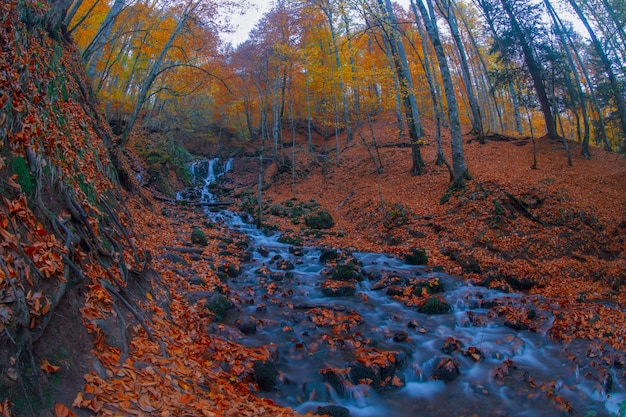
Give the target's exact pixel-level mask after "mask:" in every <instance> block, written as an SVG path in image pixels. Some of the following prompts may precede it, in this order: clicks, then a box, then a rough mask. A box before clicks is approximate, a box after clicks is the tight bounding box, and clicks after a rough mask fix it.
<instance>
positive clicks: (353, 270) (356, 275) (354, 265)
mask: <svg viewBox="0 0 626 417" xmlns="http://www.w3.org/2000/svg"><path fill="white" fill-rule="evenodd" d="M331 278H332V279H335V280H342V281H363V279H365V276H364V275H363V271H362V270H361V266H360V263H359V261H358V260H357V259H346V260H342V261H341V262H338V263H337V265H335V267H334V268H333V270H332V273H331Z"/></svg>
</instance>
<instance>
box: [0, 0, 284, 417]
mask: <svg viewBox="0 0 626 417" xmlns="http://www.w3.org/2000/svg"><path fill="white" fill-rule="evenodd" d="M0 9H1V13H0V46H1V51H2V52H1V53H0V137H2V144H1V145H0V146H1V148H0V194H1V199H0V415H2V417H6V416H51V415H55V416H73V415H81V416H83V415H84V416H88V415H94V414H95V415H155V414H159V415H187V416H214V415H236V416H241V415H259V414H267V415H272V416H277V415H293V412H292V411H290V410H282V409H280V408H279V407H276V406H275V405H274V404H273V403H271V402H270V401H268V400H262V399H258V398H257V397H255V396H253V395H252V394H250V390H249V388H248V384H249V383H252V384H253V386H254V380H253V377H252V368H253V364H254V362H255V361H264V360H267V358H268V357H269V356H270V352H269V351H268V349H267V348H265V347H262V348H257V349H245V348H243V347H240V346H238V345H236V344H234V343H231V342H226V341H224V340H222V339H219V338H216V337H214V336H211V335H209V334H208V333H207V331H206V327H207V325H209V324H210V323H211V322H212V321H213V320H214V317H215V316H216V315H218V313H219V312H220V311H221V310H223V309H224V308H225V307H226V305H227V301H226V297H225V296H224V295H223V294H222V292H226V291H227V289H225V288H224V286H223V283H222V282H221V281H220V278H219V275H218V272H217V269H218V268H219V267H222V268H224V267H225V266H224V265H235V264H237V263H238V262H239V258H238V256H237V254H238V252H241V250H240V249H239V248H238V247H236V246H235V245H225V244H224V243H222V241H230V242H232V241H233V239H232V238H231V237H230V236H229V234H230V232H229V231H227V230H223V229H221V228H216V227H212V228H211V229H210V230H209V226H208V225H205V224H203V223H205V221H204V216H203V213H202V212H201V211H197V210H193V209H186V210H185V209H183V208H178V207H174V206H173V205H171V204H168V203H163V204H159V203H158V202H155V201H153V195H152V194H151V193H150V192H149V191H146V190H142V189H141V187H139V184H137V183H136V182H135V180H134V179H133V178H131V177H132V175H129V174H128V173H131V172H132V169H131V168H130V164H129V163H128V162H127V161H126V156H125V155H126V154H125V153H122V152H121V151H120V149H118V148H117V147H116V146H115V144H114V143H113V138H112V135H111V132H110V130H109V127H108V125H107V124H106V123H105V122H104V121H103V119H102V117H101V116H100V114H99V112H98V107H97V103H96V101H95V99H94V98H93V96H92V93H91V87H90V83H89V81H88V80H87V78H86V76H85V73H84V69H83V66H82V63H81V62H80V58H79V54H78V52H77V51H76V49H75V48H74V46H73V43H72V42H71V40H70V39H68V38H67V37H66V35H65V34H64V33H63V32H62V29H58V30H57V29H56V28H55V26H56V25H51V24H50V22H51V20H50V19H51V18H50V16H51V14H53V13H52V11H53V9H49V8H48V4H47V3H45V2H44V3H42V2H38V1H29V0H26V1H22V0H20V1H17V0H9V1H5V2H3V3H2V5H0ZM133 161H134V164H135V159H134V158H133ZM120 183H122V184H124V187H125V188H122V187H121V186H120ZM193 226H196V227H198V228H200V230H203V231H204V233H205V234H203V235H202V236H204V240H203V241H201V242H200V243H201V244H200V245H196V246H193V245H192V239H191V231H192V227H193ZM196 233H197V232H196ZM168 245H170V246H168ZM218 246H219V247H218ZM225 246H226V248H227V249H229V251H230V252H228V253H230V254H231V255H221V256H220V255H218V251H221V250H223V249H224V247H225ZM207 299H209V300H207ZM211 300H213V304H211V303H210V302H209V301H211ZM221 313H222V314H223V311H221Z"/></svg>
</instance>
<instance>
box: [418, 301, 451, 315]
mask: <svg viewBox="0 0 626 417" xmlns="http://www.w3.org/2000/svg"><path fill="white" fill-rule="evenodd" d="M417 311H419V312H420V313H423V314H445V313H449V312H450V311H452V307H450V304H448V303H446V302H445V301H442V300H440V299H439V298H437V297H429V298H428V299H427V300H426V302H425V303H424V304H422V305H421V306H420V307H419V308H418V309H417Z"/></svg>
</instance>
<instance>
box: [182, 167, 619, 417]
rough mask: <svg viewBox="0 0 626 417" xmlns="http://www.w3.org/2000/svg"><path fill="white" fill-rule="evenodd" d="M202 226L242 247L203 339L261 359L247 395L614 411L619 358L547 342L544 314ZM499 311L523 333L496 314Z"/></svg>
mask: <svg viewBox="0 0 626 417" xmlns="http://www.w3.org/2000/svg"><path fill="white" fill-rule="evenodd" d="M215 163H216V162H213V164H215ZM223 171H224V170H223V169H222V170H218V171H217V172H218V173H220V172H223ZM194 172H196V173H197V172H199V170H197V169H196V170H194ZM204 172H206V171H204ZM210 174H211V172H209V173H208V174H205V175H206V177H205V178H204V179H203V180H202V181H201V183H203V184H204V186H205V187H206V186H208V184H209V183H210V182H211V181H213V180H214V179H215V176H216V175H214V174H213V178H208V177H209V176H210ZM206 193H208V191H206V190H204V191H201V195H203V196H207V194H206ZM208 195H209V196H210V193H209V194H208ZM209 198H210V197H209ZM207 215H210V216H211V217H212V218H213V220H214V221H222V222H224V223H225V224H227V225H228V226H229V227H231V228H233V229H235V230H239V231H240V233H242V234H243V235H245V237H246V239H248V241H249V243H250V258H251V259H250V261H248V262H246V263H244V264H243V265H242V268H241V273H240V274H239V275H238V276H237V277H235V278H231V279H229V281H228V285H229V291H230V295H229V301H230V302H231V304H232V308H230V309H229V310H228V312H227V315H226V317H225V318H224V320H223V322H222V323H220V325H219V326H218V325H215V326H213V327H212V328H211V329H210V330H209V331H213V332H216V333H218V334H219V335H221V337H224V338H229V339H231V340H234V341H236V342H238V343H242V344H245V345H248V346H259V345H269V344H271V345H272V350H273V351H274V352H275V357H274V359H273V365H272V368H274V367H275V369H276V370H277V371H278V373H277V375H278V376H277V378H276V381H270V383H268V384H263V385H264V386H262V388H264V389H265V390H266V391H262V392H259V395H262V396H266V397H270V398H272V399H274V400H275V401H276V402H278V403H280V404H282V405H285V406H288V407H293V408H294V409H296V410H298V411H299V412H302V413H306V412H308V411H313V412H314V413H315V412H316V411H318V410H320V407H326V406H328V405H333V406H339V407H335V408H334V409H328V408H322V409H321V410H322V411H323V410H331V411H332V412H333V413H336V414H335V415H348V414H345V413H348V412H349V415H350V416H359V417H360V416H395V417H404V416H406V417H408V416H461V415H465V416H470V415H477V416H556V415H577V416H592V415H596V416H610V415H611V414H612V413H617V412H618V411H619V406H620V404H623V402H624V401H626V387H625V386H624V369H621V367H620V365H621V366H623V357H622V358H621V359H618V356H610V355H608V354H606V351H602V350H600V351H599V350H598V347H597V345H595V344H593V343H592V342H589V341H575V342H572V343H570V344H568V345H563V344H561V343H557V342H554V341H552V340H551V339H550V337H549V331H550V328H551V323H552V316H551V314H549V313H548V312H546V311H543V310H541V308H540V307H539V306H541V305H542V304H545V301H546V300H538V299H537V298H536V297H531V296H527V295H524V294H520V293H515V294H508V293H503V292H500V291H495V290H491V289H488V288H483V287H474V286H471V285H468V284H467V283H465V282H463V281H462V280H460V279H459V278H457V277H454V276H450V275H447V274H445V273H443V272H435V271H433V270H431V269H430V268H429V267H424V266H412V265H407V264H405V263H403V261H401V260H399V259H397V258H394V257H390V256H387V255H385V254H378V253H359V252H353V253H351V252H349V251H347V250H341V249H340V250H335V249H329V248H316V247H295V246H291V245H288V244H284V243H280V242H279V241H278V238H279V235H278V234H271V235H266V234H265V233H263V232H262V231H260V230H258V229H257V228H256V227H254V226H253V225H252V224H250V223H248V222H246V221H244V220H242V218H241V216H239V215H238V214H236V213H232V212H228V211H222V212H219V213H214V212H213V213H208V214H207ZM345 274H348V275H349V276H346V275H345ZM407 291H409V292H411V291H412V292H416V291H417V292H419V293H421V295H424V294H427V295H428V296H429V297H430V295H431V294H432V298H433V299H434V298H436V299H437V301H436V302H433V305H432V306H431V307H433V308H432V309H431V310H428V309H425V308H423V307H421V306H416V305H410V303H409V305H407V303H404V302H400V301H397V300H396V299H394V298H393V296H394V295H396V294H398V292H404V293H406V292H407ZM539 301H541V302H539ZM507 308H512V309H514V310H515V311H522V312H525V317H524V320H520V321H514V320H513V321H511V320H510V319H504V318H502V317H500V315H499V314H497V312H498V311H500V310H502V309H507ZM499 309H500V310H499ZM435 313H436V314H435ZM527 322H531V323H532V325H530V326H528V325H526V324H523V323H527ZM270 373H271V372H270ZM342 413H343V414H342Z"/></svg>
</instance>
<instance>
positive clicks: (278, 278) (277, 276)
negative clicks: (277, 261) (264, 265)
mask: <svg viewBox="0 0 626 417" xmlns="http://www.w3.org/2000/svg"><path fill="white" fill-rule="evenodd" d="M285 278H286V274H281V273H278V272H272V274H271V275H270V279H271V280H272V281H276V282H280V281H282V280H284V279H285Z"/></svg>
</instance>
